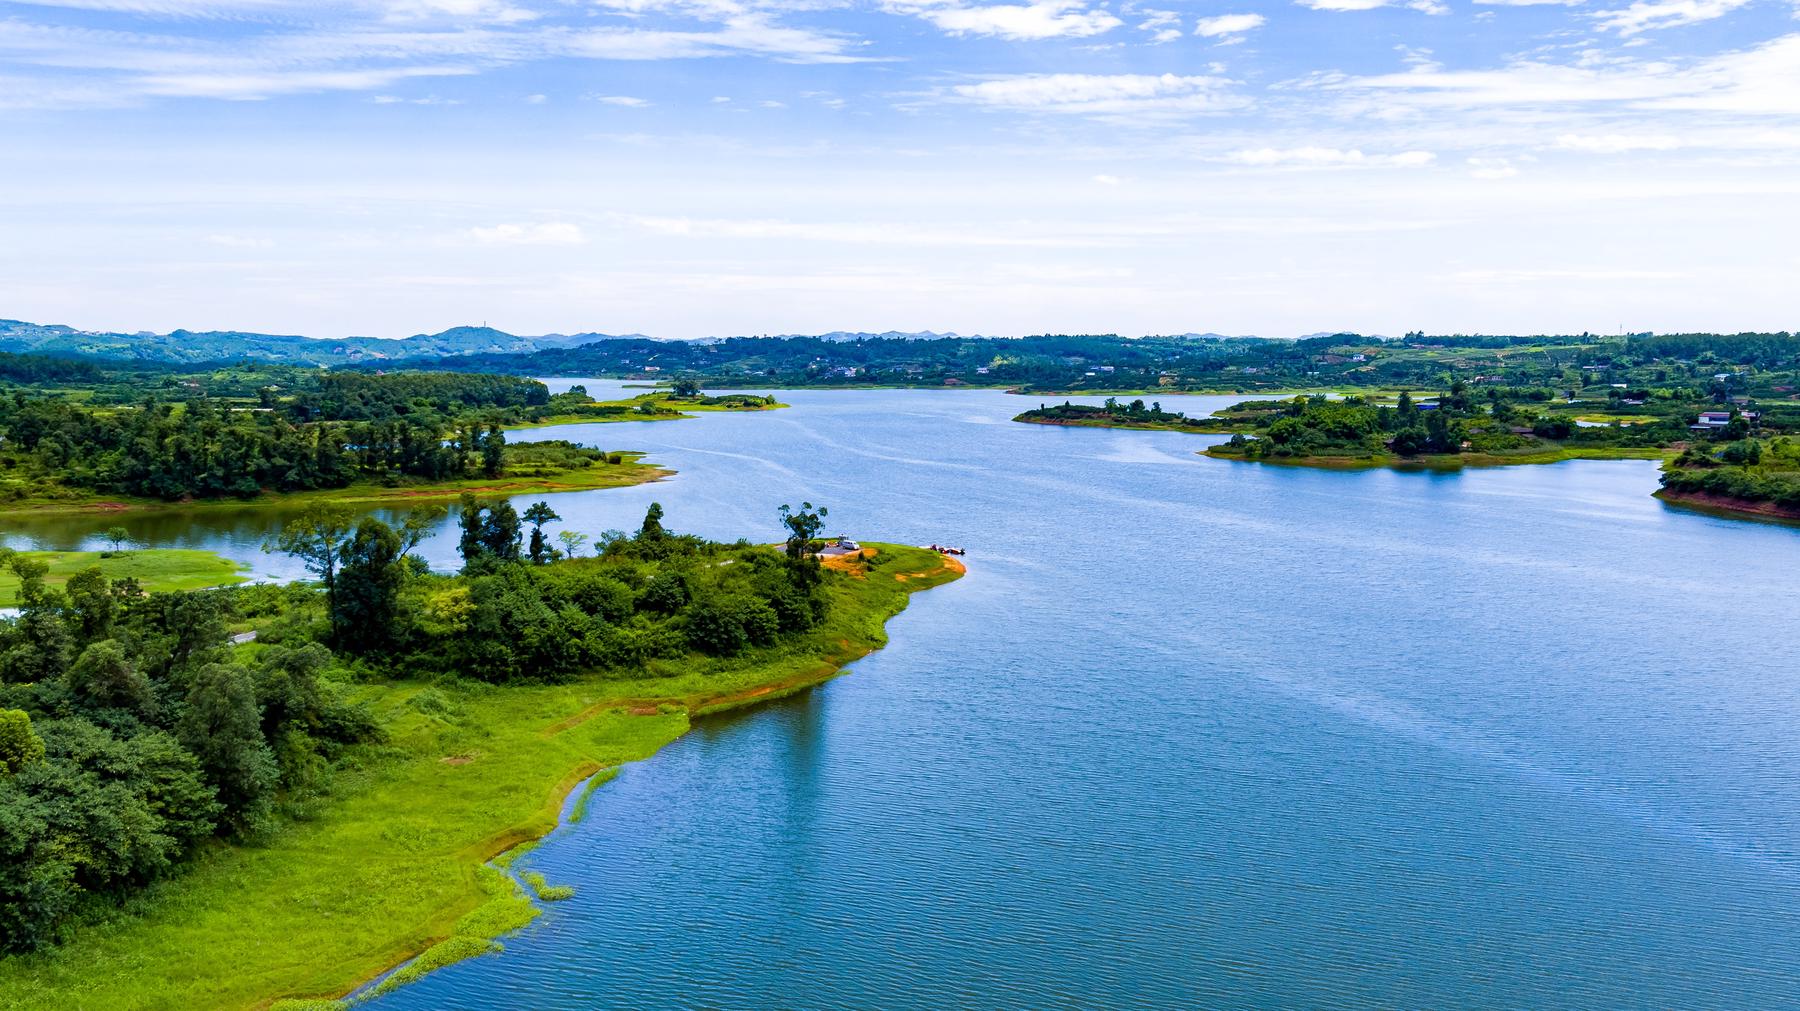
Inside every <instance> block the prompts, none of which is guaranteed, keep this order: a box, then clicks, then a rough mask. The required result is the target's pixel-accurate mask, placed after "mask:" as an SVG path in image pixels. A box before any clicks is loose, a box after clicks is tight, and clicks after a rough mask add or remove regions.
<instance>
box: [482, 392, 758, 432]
mask: <svg viewBox="0 0 1800 1011" xmlns="http://www.w3.org/2000/svg"><path fill="white" fill-rule="evenodd" d="M706 399H726V398H699V399H696V398H692V397H677V396H675V395H673V394H671V393H669V392H667V391H660V392H656V393H644V394H640V395H638V396H636V397H631V398H629V399H626V400H596V401H594V402H592V404H591V405H589V406H591V407H592V408H594V410H593V412H592V413H583V412H574V413H569V414H552V415H547V416H545V417H542V418H536V419H534V420H531V421H515V422H511V423H509V424H505V425H502V426H500V427H501V428H504V429H505V430H506V431H509V432H516V431H526V430H529V429H533V428H550V427H552V426H555V425H611V424H617V423H620V422H641V421H681V420H684V419H687V418H692V417H694V416H696V415H697V414H756V413H759V412H762V411H778V410H781V409H782V408H785V407H787V406H789V405H787V404H783V403H781V402H779V401H777V402H775V403H773V404H757V405H747V404H739V403H730V402H727V403H710V404H709V403H706V402H704V401H705V400H706ZM644 407H649V408H651V410H649V411H645V410H642V408H644Z"/></svg>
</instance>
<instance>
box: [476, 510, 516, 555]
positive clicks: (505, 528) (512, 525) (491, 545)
mask: <svg viewBox="0 0 1800 1011" xmlns="http://www.w3.org/2000/svg"><path fill="white" fill-rule="evenodd" d="M481 546H482V548H483V549H484V550H486V551H487V553H488V554H489V555H491V556H493V557H494V558H498V559H500V560H501V561H503V562H516V561H518V560H519V514H518V512H517V511H516V510H514V509H513V507H512V503H511V502H508V501H506V500H505V499H499V500H496V501H495V502H493V503H492V504H491V505H489V506H488V515H487V522H486V524H485V526H484V527H483V528H482V533H481Z"/></svg>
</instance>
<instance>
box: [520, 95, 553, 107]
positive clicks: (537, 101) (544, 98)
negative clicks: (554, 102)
mask: <svg viewBox="0 0 1800 1011" xmlns="http://www.w3.org/2000/svg"><path fill="white" fill-rule="evenodd" d="M548 101H550V96H549V95H526V96H525V104H526V105H543V104H544V103H545V102H548Z"/></svg>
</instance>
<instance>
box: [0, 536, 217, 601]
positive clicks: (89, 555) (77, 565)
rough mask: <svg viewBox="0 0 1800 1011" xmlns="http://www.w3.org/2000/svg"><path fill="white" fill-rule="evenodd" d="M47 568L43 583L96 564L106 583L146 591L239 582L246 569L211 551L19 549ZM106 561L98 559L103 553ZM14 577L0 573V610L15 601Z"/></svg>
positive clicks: (16, 580) (55, 581)
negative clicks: (127, 581) (129, 582)
mask: <svg viewBox="0 0 1800 1011" xmlns="http://www.w3.org/2000/svg"><path fill="white" fill-rule="evenodd" d="M19 554H22V555H24V556H25V557H27V558H35V559H37V560H39V561H42V562H47V563H49V565H50V573H49V575H47V576H45V578H44V581H45V582H46V583H48V584H50V585H51V586H61V585H62V584H64V583H66V582H68V581H69V577H70V576H73V575H74V574H76V573H77V572H80V571H81V570H83V569H86V568H88V567H89V566H95V565H97V566H99V567H100V571H101V572H103V573H105V574H106V578H108V579H124V578H126V577H128V576H129V577H130V578H132V579H135V580H137V581H138V585H139V586H141V587H143V589H144V591H145V592H146V593H159V592H163V591H168V590H199V589H204V588H206V587H210V586H229V585H230V584H232V583H241V582H243V581H244V579H245V577H244V575H243V570H244V568H245V566H242V565H240V564H238V563H237V562H234V561H231V560H230V559H228V558H221V557H220V556H218V555H216V554H214V553H213V552H211V551H199V550H192V549H187V548H144V549H140V550H135V551H122V552H117V553H114V552H104V553H103V552H99V551H21V552H19ZM103 554H105V555H111V557H102V555H103ZM18 595H19V577H17V576H15V575H13V574H12V572H11V570H7V569H0V606H10V605H12V604H13V603H16V602H17V600H18Z"/></svg>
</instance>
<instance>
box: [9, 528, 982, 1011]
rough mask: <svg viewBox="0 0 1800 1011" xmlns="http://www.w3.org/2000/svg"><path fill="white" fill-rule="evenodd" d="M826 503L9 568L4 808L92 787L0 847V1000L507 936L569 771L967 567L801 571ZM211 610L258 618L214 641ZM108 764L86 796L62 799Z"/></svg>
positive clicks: (203, 987) (105, 1003) (330, 997)
mask: <svg viewBox="0 0 1800 1011" xmlns="http://www.w3.org/2000/svg"><path fill="white" fill-rule="evenodd" d="M823 514H824V511H823V510H816V511H815V510H813V509H812V508H811V507H809V506H802V507H801V508H800V509H799V510H795V511H790V510H785V509H784V510H783V519H784V522H785V523H786V524H787V527H786V529H787V531H788V540H787V541H786V543H785V544H784V545H782V546H779V547H776V548H770V547H760V546H755V545H752V544H748V543H745V542H738V543H736V544H721V543H716V542H711V541H705V540H702V539H700V538H697V537H692V536H686V535H681V534H676V533H673V532H671V531H668V530H666V529H665V528H664V527H663V525H662V510H661V508H660V506H654V505H653V506H652V507H651V509H650V511H649V513H648V514H647V515H646V516H645V519H644V522H643V524H642V525H641V527H640V528H639V529H638V530H637V531H636V532H635V533H633V534H632V535H630V536H619V535H612V536H608V537H606V538H603V539H602V540H601V541H600V543H599V545H598V551H597V553H590V554H588V555H586V556H583V557H578V556H579V555H580V554H581V548H582V547H583V546H584V542H585V540H586V539H585V538H584V537H581V536H579V535H574V534H566V536H564V537H561V538H559V540H560V541H561V543H562V546H563V548H564V549H566V550H559V549H554V548H550V547H549V546H548V544H547V543H546V540H545V538H544V537H543V535H542V530H541V524H542V523H544V522H548V521H550V520H552V519H554V513H553V512H551V511H550V510H549V509H548V507H544V506H541V504H540V506H534V507H533V508H532V509H530V510H526V511H525V513H524V514H523V515H519V514H516V513H514V512H513V511H512V509H511V507H510V506H509V505H507V504H506V503H505V502H504V501H500V500H490V501H483V500H477V499H468V500H465V501H464V502H463V504H462V506H461V509H460V513H459V516H460V522H461V525H462V530H463V539H462V543H463V554H464V559H465V564H464V568H463V570H462V572H461V573H460V574H457V575H453V576H439V575H431V574H427V573H424V572H422V571H421V570H420V569H418V568H417V567H415V566H412V565H411V564H410V563H409V562H408V561H407V558H406V552H407V550H408V549H409V542H408V540H407V538H406V537H405V536H404V532H403V531H395V530H392V529H389V528H388V527H386V525H385V524H382V523H381V522H380V521H378V520H374V519H364V520H362V521H360V522H358V523H355V524H354V525H352V524H351V523H350V522H349V521H348V517H347V516H345V515H343V514H333V513H330V512H329V511H317V512H315V513H312V514H309V515H308V516H307V517H305V518H304V519H302V520H300V521H297V522H296V524H294V525H293V526H291V527H290V528H289V532H288V533H287V534H285V535H284V536H283V546H284V547H286V548H287V549H288V550H291V551H293V552H294V553H295V554H296V555H297V557H299V558H300V559H302V560H303V561H306V562H307V563H308V564H309V565H312V566H313V567H314V568H315V570H316V571H319V572H320V573H322V574H324V575H323V583H322V585H319V586H313V587H306V586H304V585H300V586H290V587H275V586H246V587H239V588H233V589H226V590H214V591H196V592H190V593H185V594H172V595H165V596H162V597H151V598H143V597H138V596H132V595H130V594H126V595H124V596H121V595H119V594H116V593H112V592H110V591H109V589H108V587H107V581H106V580H105V579H104V578H103V577H100V576H99V575H98V574H95V575H91V576H88V577H85V578H84V579H83V584H84V585H83V586H82V588H81V592H80V593H76V592H75V591H74V589H73V587H71V590H70V591H69V592H67V593H65V592H64V591H62V590H58V589H56V588H53V587H50V586H48V585H47V584H46V582H45V580H44V571H43V567H42V564H41V563H39V562H35V561H33V560H30V559H23V558H18V557H15V558H14V559H13V569H14V572H15V574H16V578H17V579H18V580H19V581H20V582H21V583H22V584H23V586H22V592H21V597H22V600H23V604H24V615H23V616H22V617H21V618H20V619H18V620H16V621H11V622H0V635H4V636H6V637H7V641H8V644H9V645H10V646H11V648H10V649H9V650H5V651H0V652H4V656H5V663H6V665H7V666H6V668H5V669H3V670H0V765H3V766H4V768H0V804H4V805H7V808H8V810H15V809H18V810H24V809H31V810H37V809H46V810H47V809H49V808H50V807H51V806H56V805H61V806H62V807H63V808H67V809H69V810H70V811H76V810H78V809H81V806H82V805H84V804H90V803H91V804H93V805H98V806H96V807H95V808H94V809H93V810H92V811H88V812H86V813H85V814H83V815H82V817H80V818H69V819H53V820H50V821H42V820H40V821H37V822H32V821H29V820H27V821H25V822H16V823H15V824H16V825H17V826H18V832H23V833H24V835H19V834H18V832H14V833H13V834H11V835H8V836H7V838H8V839H9V840H11V842H10V843H9V845H12V846H14V849H13V850H11V851H9V852H10V853H11V854H12V855H11V856H9V860H11V861H12V862H13V863H12V871H10V872H9V876H8V877H7V878H6V880H5V881H0V921H3V922H5V923H7V924H8V930H7V933H6V934H5V946H6V948H8V949H10V950H11V951H12V952H13V954H11V955H8V956H6V957H4V958H0V1007H5V1008H32V1009H38V1011H43V1009H76V1008H88V1007H132V1008H144V1009H171V1011H173V1009H183V1011H186V1009H212V1008H219V1009H226V1008H230V1009H237V1008H243V1007H250V1006H263V1007H266V1006H270V1002H273V1006H274V1007H277V1008H309V1009H317V1008H327V1007H333V1008H335V1007H340V1006H341V1004H340V1003H339V1000H340V999H341V998H342V997H344V996H345V995H347V994H349V993H350V992H352V991H353V990H355V989H356V988H358V987H359V986H360V985H362V984H364V983H366V982H367V981H370V980H372V979H374V978H375V977H377V976H378V975H380V974H382V973H383V972H385V971H386V970H388V969H390V968H392V967H394V966H396V965H399V964H401V963H404V962H407V961H408V960H409V959H412V958H413V957H414V956H419V957H418V959H417V961H416V962H412V963H411V964H410V965H409V966H408V968H407V969H406V970H405V971H403V972H401V973H397V974H395V975H394V976H392V977H390V978H389V981H388V982H386V983H384V984H383V985H384V986H389V985H397V984H398V983H403V982H404V981H406V980H407V979H410V978H413V977H415V976H416V975H417V974H418V973H419V972H423V971H425V970H427V969H429V968H432V967H435V966H438V965H442V964H446V963H448V962H451V961H455V960H457V959H459V958H465V957H472V956H478V955H480V954H483V953H485V952H488V951H491V950H495V949H497V948H498V947H499V945H500V944H501V943H503V941H498V940H496V939H497V938H501V937H503V935H505V934H506V933H507V932H509V931H511V930H513V929H516V928H517V927H519V926H521V925H523V924H524V923H525V922H527V921H529V920H530V919H531V918H532V917H533V916H535V915H537V912H538V909H539V905H538V903H539V902H540V901H545V900H554V899H555V898H558V897H561V896H563V895H566V894H567V891H566V889H562V888H559V886H557V885H555V884H553V883H549V882H544V881H542V880H541V879H532V880H529V881H526V882H525V883H524V884H521V882H520V881H519V880H518V879H515V878H514V877H512V875H511V874H510V872H509V871H508V870H507V869H506V868H505V866H504V865H505V864H506V863H507V862H508V860H507V859H506V858H505V857H504V855H505V854H507V853H508V852H509V851H511V850H513V849H515V848H516V847H519V846H520V845H521V844H524V843H528V842H529V841H530V840H533V839H536V838H537V837H539V836H542V835H543V834H545V833H546V832H548V831H550V830H551V829H552V828H554V827H555V826H556V824H557V822H558V811H559V810H560V806H561V802H562V800H563V798H564V797H565V796H566V795H567V794H568V793H569V792H570V791H571V790H573V789H575V788H576V787H577V786H579V785H581V784H583V783H588V784H589V788H590V789H591V788H592V786H594V785H598V784H599V783H601V782H604V781H605V779H606V778H607V777H608V776H610V775H611V771H612V770H615V769H616V768H617V767H618V766H619V765H620V764H621V763H624V762H630V761H635V760H638V759H642V758H645V757H647V756H648V755H650V754H652V753H653V752H655V751H656V750H657V749H659V748H660V747H662V746H663V745H665V744H667V743H668V742H670V741H672V740H674V739H675V738H677V737H679V736H680V735H681V734H683V733H685V732H686V731H687V730H688V728H689V727H690V726H691V725H692V722H693V721H694V720H695V719H697V718H699V717H700V716H702V715H704V714H707V713H712V712H719V711H722V710H726V709H731V708H736V707H741V706H746V705H751V704H754V703H756V702H760V701H764V700H768V699H774V698H779V697H782V696H784V695H788V694H792V693H794V692H797V691H800V690H803V689H805V688H807V687H809V686H811V685H816V684H818V683H820V682H822V681H824V680H826V679H828V678H831V677H833V676H835V675H836V674H838V673H840V672H841V671H842V669H843V667H844V666H845V665H846V664H848V663H849V662H851V661H853V660H855V659H856V658H858V657H860V656H862V655H864V654H866V653H868V652H869V651H871V650H874V649H877V648H879V647H880V646H881V645H882V644H883V642H884V641H885V634H884V632H883V624H884V622H885V621H886V619H887V618H889V617H891V616H892V615H894V614H896V613H898V612H899V611H900V610H902V609H903V608H904V607H905V606H906V602H907V598H908V596H909V595H910V594H912V593H916V592H919V591H921V590H925V589H928V588H931V587H934V586H938V585H941V584H942V583H945V582H947V581H950V580H953V579H955V578H957V576H958V575H960V574H961V572H962V567H961V565H960V564H959V563H958V562H956V561H955V560H953V559H949V558H945V557H944V556H942V555H941V554H939V553H937V552H934V551H929V550H925V549H920V548H910V547H905V546H901V545H893V544H869V545H864V546H862V547H861V548H860V549H859V550H856V551H854V552H840V553H837V554H835V555H832V556H830V557H827V558H824V559H823V560H822V559H821V556H820V553H819V552H818V549H819V547H820V546H821V545H822V543H823V542H822V540H821V539H820V537H819V536H818V535H819V533H820V530H821V527H822V517H823ZM526 526H529V527H530V528H531V530H530V534H531V536H530V537H529V538H527V537H525V536H524V534H525V529H524V528H525V527H526ZM565 533H566V532H565ZM106 602H112V603H110V604H109V603H106ZM227 621H232V622H234V623H237V624H240V625H241V624H248V625H249V627H251V628H252V629H255V630H257V631H259V632H260V633H261V635H260V637H259V638H258V639H257V641H254V642H249V643H247V644H241V645H235V646H234V645H232V644H231V643H230V642H229V641H228V640H227V635H226V628H227V625H226V623H227ZM47 623H48V624H47ZM51 625H54V626H55V627H57V628H64V627H66V628H68V629H71V630H72V632H71V633H68V634H70V635H72V637H73V638H72V639H59V640H57V642H58V643H61V645H57V644H56V643H52V642H51V641H49V640H45V639H42V638H41V636H39V632H40V631H41V630H44V629H47V628H49V627H51ZM233 627H237V626H236V625H234V626H233ZM171 642H172V643H174V644H175V648H174V650H173V652H171V650H170V648H169V646H168V644H169V643H171ZM58 650H60V651H62V652H61V653H60V654H55V655H53V653H54V651H58ZM22 665H23V666H22ZM33 665H36V666H33ZM65 666H66V668H67V670H68V672H69V673H68V674H66V675H64V674H62V673H61V672H60V668H62V667H65ZM27 667H30V668H31V669H30V670H27V669H26V668H27ZM39 667H42V668H44V673H43V674H36V675H34V674H33V671H36V670H38V668H39ZM52 673H54V676H47V675H50V674H52ZM165 699H167V700H179V701H180V703H181V704H180V705H179V706H175V707H171V706H168V705H166V704H165V703H164V702H163V701H162V700H165ZM180 713H187V714H196V713H209V714H213V715H211V716H210V717H209V718H208V719H207V720H206V721H197V720H196V719H195V718H194V717H192V716H180V715H179V714H180ZM101 753H104V754H106V755H112V756H114V757H113V758H112V759H109V760H108V763H103V765H95V764H94V761H95V759H94V756H95V755H96V754H101ZM151 756H156V757H155V759H154V760H155V763H156V764H155V765H154V766H150V765H144V764H143V763H146V762H149V761H151ZM140 768H141V769H142V770H144V771H141V772H140V771H131V770H139V769H140ZM121 770H124V771H123V772H121ZM121 775H122V776H123V778H119V777H120V776H121ZM102 776H113V777H114V779H113V780H109V782H116V785H115V786H113V787H110V788H109V789H111V790H112V791H113V792H112V793H109V794H106V795H105V797H106V798H107V799H102V795H101V793H99V792H82V791H80V790H76V791H74V792H70V791H69V790H68V789H67V788H68V786H69V784H77V785H78V784H81V783H85V782H88V780H94V784H93V785H94V786H95V791H97V790H98V782H99V780H98V778H97V777H102ZM84 798H87V799H84ZM20 805H23V807H20ZM127 816H129V820H128V821H127V822H120V821H119V819H121V818H126V817H127ZM32 825H35V826H36V827H35V828H33V827H31V826H32ZM127 825H129V826H130V828H129V829H128V830H127V828H126V826H127ZM91 833H98V834H91ZM103 836H104V838H103ZM102 854H104V856H102ZM496 858H501V859H496ZM490 861H491V863H490ZM528 877H529V876H528ZM24 881H36V882H39V884H38V885H35V886H33V888H32V889H29V890H26V891H21V890H19V888H17V887H15V885H16V883H18V882H24ZM146 884H148V885H149V887H146Z"/></svg>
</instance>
